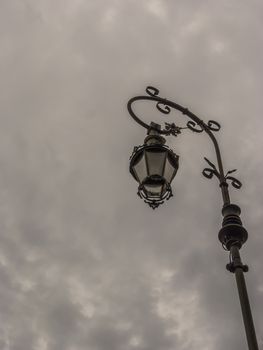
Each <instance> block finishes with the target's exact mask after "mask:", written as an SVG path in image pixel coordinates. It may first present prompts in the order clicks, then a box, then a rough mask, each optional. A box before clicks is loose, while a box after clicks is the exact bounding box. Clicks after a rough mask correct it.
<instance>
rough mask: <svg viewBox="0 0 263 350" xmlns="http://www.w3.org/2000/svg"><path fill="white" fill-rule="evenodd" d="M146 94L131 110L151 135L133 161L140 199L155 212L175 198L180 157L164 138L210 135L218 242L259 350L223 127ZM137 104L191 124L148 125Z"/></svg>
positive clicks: (254, 349) (155, 93)
mask: <svg viewBox="0 0 263 350" xmlns="http://www.w3.org/2000/svg"><path fill="white" fill-rule="evenodd" d="M146 93H147V95H145V96H136V97H133V98H131V99H130V100H129V102H128V106H127V107H128V111H129V114H130V115H131V116H132V118H133V119H134V120H135V121H136V122H137V123H138V124H140V125H141V126H143V127H144V128H146V129H147V134H148V136H147V137H146V138H145V140H144V143H143V145H142V146H137V147H134V150H133V153H132V155H131V158H130V173H131V174H132V176H133V177H134V178H135V180H136V181H137V182H138V183H139V186H138V195H139V197H141V198H142V199H143V200H144V201H145V202H146V203H147V204H148V205H149V206H150V207H151V208H153V209H155V208H157V207H158V206H159V205H160V204H163V202H164V200H168V199H169V198H171V196H172V188H171V182H172V180H173V178H174V177H175V175H176V172H177V170H178V167H179V162H178V160H179V157H178V155H176V154H175V153H174V152H173V151H172V150H171V149H170V148H169V147H167V146H166V145H165V138H164V137H163V136H162V135H167V136H168V135H173V136H177V135H178V134H180V133H181V132H182V129H190V130H191V131H193V132H197V133H201V132H203V131H205V132H206V133H207V134H208V136H209V137H210V139H211V140H212V142H213V145H214V148H215V153H216V159H217V165H218V166H217V167H216V166H215V165H214V164H213V163H212V162H211V161H210V160H208V159H207V158H205V160H206V162H207V163H208V165H209V167H207V168H205V169H204V170H203V175H204V176H205V177H206V178H208V179H211V178H212V177H214V176H215V177H217V179H218V180H219V186H220V188H221V193H222V199H223V209H222V215H223V223H222V228H221V229H220V231H219V234H218V239H219V241H220V242H221V244H222V246H223V248H224V249H225V250H227V251H229V259H230V261H229V263H228V264H227V265H226V268H227V270H228V271H230V272H232V273H234V274H235V277H236V283H237V289H238V294H239V300H240V304H241V310H242V316H243V321H244V326H245V331H246V337H247V343H248V348H249V350H258V344H257V338H256V333H255V328H254V323H253V318H252V313H251V309H250V304H249V299H248V294H247V288H246V283H245V277H244V272H247V271H248V266H247V265H243V263H242V261H241V257H240V253H239V250H240V249H241V247H242V245H243V244H244V243H245V242H246V240H247V238H248V233H247V230H246V229H245V228H244V227H243V225H242V222H241V219H240V213H241V210H240V208H239V207H238V206H237V205H236V204H232V203H231V202H230V196H229V191H228V182H229V181H230V182H231V184H232V186H233V187H235V188H237V189H239V188H241V186H242V184H241V182H240V181H239V180H238V179H236V178H235V177H233V176H232V175H231V174H232V173H233V172H235V171H236V170H235V169H234V170H230V171H228V172H227V173H225V172H224V169H223V163H222V158H221V154H220V149H219V146H218V143H217V140H216V138H215V136H214V132H216V131H219V130H220V125H219V124H218V123H217V122H215V121H213V120H209V121H208V122H207V123H205V122H204V121H202V120H201V119H200V118H198V117H197V116H196V115H195V114H193V113H192V112H190V111H189V110H188V109H187V108H184V107H182V106H181V105H179V104H177V103H175V102H172V101H170V100H167V99H164V98H162V97H160V96H159V90H158V89H156V88H154V87H152V86H148V87H147V88H146ZM137 101H154V102H155V103H156V108H157V109H158V110H159V112H161V113H163V114H169V113H170V111H171V109H175V110H178V111H180V112H181V113H182V114H184V115H186V116H187V117H188V118H189V119H190V120H189V121H188V122H187V123H186V125H185V126H183V127H179V126H177V125H175V124H174V123H165V127H163V128H162V127H161V125H159V124H156V123H154V122H151V124H147V123H145V122H144V121H142V120H141V119H140V118H139V117H138V116H137V115H136V114H135V112H134V110H133V104H134V103H135V102H137Z"/></svg>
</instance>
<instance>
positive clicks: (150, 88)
mask: <svg viewBox="0 0 263 350" xmlns="http://www.w3.org/2000/svg"><path fill="white" fill-rule="evenodd" d="M146 92H147V94H148V95H150V96H158V95H159V90H158V89H156V88H155V87H153V86H147V88H146Z"/></svg>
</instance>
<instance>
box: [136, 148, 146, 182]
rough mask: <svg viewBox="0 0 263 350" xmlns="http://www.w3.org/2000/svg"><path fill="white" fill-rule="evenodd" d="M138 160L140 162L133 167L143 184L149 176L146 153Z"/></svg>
mask: <svg viewBox="0 0 263 350" xmlns="http://www.w3.org/2000/svg"><path fill="white" fill-rule="evenodd" d="M138 159H139V160H138V161H137V162H136V164H135V165H134V166H133V169H134V172H135V174H136V176H137V178H138V180H139V182H140V183H142V182H143V180H144V179H145V178H146V176H147V167H146V160H145V154H144V152H142V154H141V155H139V157H138Z"/></svg>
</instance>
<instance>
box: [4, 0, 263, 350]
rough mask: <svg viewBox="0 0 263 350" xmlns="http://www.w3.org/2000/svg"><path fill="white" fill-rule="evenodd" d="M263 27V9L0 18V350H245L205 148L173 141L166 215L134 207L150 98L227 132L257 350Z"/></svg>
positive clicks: (56, 12) (175, 3)
mask: <svg viewBox="0 0 263 350" xmlns="http://www.w3.org/2000/svg"><path fill="white" fill-rule="evenodd" d="M262 23H263V3H262V1H260V0H258V1H257V0H250V1H245V0H233V1H230V0H222V1H215V0H214V1H212V0H211V1H208V0H207V1H201V0H200V1H196V0H192V1H183V0H162V1H158V0H144V1H143V0H96V1H92V0H74V1H73V0H57V1H53V0H0V72H1V79H0V164H1V167H0V169H1V171H0V193H1V196H0V227H1V229H0V349H2V350H31V349H32V350H84V349H85V350H172V349H173V350H174V349H180V350H196V349H202V350H225V349H232V350H243V349H247V345H246V339H245V334H244V329H243V323H242V318H241V311H240V306H239V301H238V298H237V291H236V286H235V280H234V275H232V274H230V273H229V272H227V271H226V270H225V265H226V263H227V262H228V254H227V252H225V251H223V249H222V248H221V246H220V243H219V242H218V240H217V234H218V230H219V228H220V225H221V213H220V211H221V204H222V203H221V197H220V191H219V188H218V183H217V182H216V180H215V179H212V180H210V181H209V180H207V179H205V178H204V177H202V175H201V171H202V169H203V168H204V167H205V162H204V160H203V156H207V157H208V158H209V159H210V160H212V161H215V155H214V151H213V148H212V145H211V142H210V141H209V139H208V138H207V137H206V135H204V134H193V133H191V132H190V131H187V130H186V131H185V132H184V133H183V134H182V135H180V136H179V137H178V138H176V139H175V138H170V139H169V140H168V144H169V145H170V146H171V147H173V149H174V150H175V151H176V153H178V154H179V155H180V169H179V171H178V175H177V176H176V178H175V180H174V183H173V189H174V194H175V196H174V197H173V198H172V199H171V200H170V201H169V202H167V203H165V204H164V205H163V206H161V207H160V208H158V210H156V211H153V210H151V209H150V208H149V207H148V206H147V205H146V204H144V203H143V201H141V200H140V199H139V198H138V197H137V195H136V191H137V188H136V187H137V186H136V183H135V181H134V180H133V178H132V177H131V176H130V174H129V171H128V166H129V156H130V154H131V151H132V149H133V146H135V145H139V144H141V143H142V142H143V139H144V137H145V131H144V130H143V129H142V128H140V127H139V126H138V125H137V124H136V123H135V122H134V121H133V120H132V119H131V118H129V116H128V112H127V110H126V104H127V101H128V99H129V98H131V97H133V96H135V95H140V94H144V91H145V88H146V86H147V85H153V86H156V87H158V88H159V89H160V94H161V95H162V96H163V97H166V98H169V99H171V100H174V101H175V102H178V103H180V104H182V105H184V106H186V107H188V108H189V109H190V110H192V111H193V112H194V113H196V114H197V115H199V116H200V117H201V118H202V119H204V120H205V121H207V120H209V119H214V120H217V121H218V122H220V124H221V125H222V129H221V131H220V132H219V133H218V135H217V136H218V139H219V142H220V145H221V150H222V155H223V160H224V164H225V168H226V170H230V169H233V168H237V169H238V173H237V177H238V178H239V179H240V180H241V181H242V182H243V185H244V186H243V188H242V189H241V190H240V191H237V190H235V189H231V196H232V200H233V202H234V203H237V204H239V205H240V206H241V208H242V220H243V223H244V225H245V227H246V228H247V229H248V232H249V240H248V242H247V244H246V245H245V246H244V247H243V249H242V258H243V261H244V263H248V265H249V266H250V271H249V273H248V274H246V278H247V283H248V289H249V295H250V298H251V306H252V310H253V313H254V319H255V325H256V329H257V333H258V341H259V346H260V348H261V349H262V346H263V328H262V325H263V301H262V297H263V275H262V264H263V257H262V253H261V252H262V249H263V238H262V227H263V222H262V221H263V219H262V209H263V196H262V191H263V179H262V170H263V157H262V147H263V139H262V127H263V123H262V114H263V113H262V87H263V76H262V62H263V24H262ZM147 108H148V107H147ZM147 108H145V109H144V107H142V106H141V105H140V106H138V112H139V111H141V112H142V111H147ZM149 108H151V107H149ZM149 111H150V109H148V112H149ZM158 118H159V119H158ZM161 118H164V117H163V116H161ZM184 118H185V117H183V116H182V115H179V114H178V113H175V114H174V115H171V116H169V117H167V119H166V120H167V121H175V122H176V123H177V124H179V125H184V124H185V122H186V120H185V119H184ZM151 119H152V120H155V121H158V120H160V117H159V116H158V113H157V112H156V111H155V110H154V108H152V109H151V113H150V115H149V113H147V116H146V118H145V120H147V121H150V120H151Z"/></svg>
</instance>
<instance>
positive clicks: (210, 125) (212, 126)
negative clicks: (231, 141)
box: [207, 120, 221, 131]
mask: <svg viewBox="0 0 263 350" xmlns="http://www.w3.org/2000/svg"><path fill="white" fill-rule="evenodd" d="M207 126H208V128H209V129H210V130H212V131H219V130H220V129H221V125H220V124H219V123H218V122H216V121H215V120H209V121H208V123H207Z"/></svg>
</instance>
